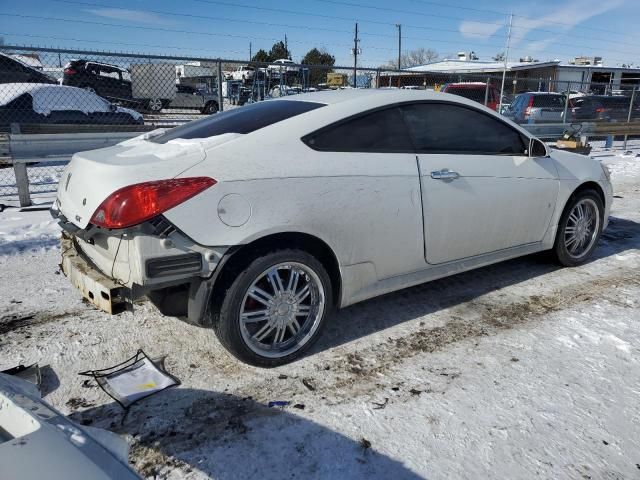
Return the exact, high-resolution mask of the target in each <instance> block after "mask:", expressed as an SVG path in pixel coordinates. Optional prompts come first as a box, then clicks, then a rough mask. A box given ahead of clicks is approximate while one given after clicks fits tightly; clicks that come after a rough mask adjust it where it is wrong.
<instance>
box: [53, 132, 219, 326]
mask: <svg viewBox="0 0 640 480" xmlns="http://www.w3.org/2000/svg"><path fill="white" fill-rule="evenodd" d="M147 140H148V134H147V135H145V136H142V137H138V138H136V139H132V140H129V141H127V142H123V143H121V144H119V145H116V146H114V147H110V148H105V149H101V150H93V151H90V152H81V153H78V154H76V155H74V157H73V159H72V161H71V162H70V164H69V165H68V166H67V168H66V169H65V171H64V173H63V176H62V179H61V181H60V185H59V187H58V195H57V200H56V204H55V206H54V207H53V208H52V210H51V213H52V215H53V216H54V218H56V219H57V220H58V221H59V224H60V226H61V227H62V229H63V235H62V262H61V269H62V271H63V272H64V274H65V275H66V276H67V277H68V278H69V279H70V281H71V282H72V284H73V285H74V286H75V287H76V288H78V290H80V292H81V293H82V295H83V296H84V298H85V299H86V300H88V301H89V302H91V303H93V304H94V305H95V306H96V307H98V308H100V309H101V310H104V311H105V312H108V313H112V314H114V313H119V312H122V311H123V310H126V309H129V308H131V306H132V304H133V301H134V300H136V299H137V298H140V297H142V296H145V295H146V296H148V297H149V298H150V299H151V300H152V301H154V303H156V305H157V306H158V307H159V308H160V310H161V311H162V312H163V313H165V314H168V315H180V316H185V315H188V316H189V317H192V316H193V317H194V318H199V317H200V316H201V315H202V311H201V309H202V305H198V306H197V307H195V306H194V305H191V306H189V298H190V297H191V298H197V297H198V290H199V289H200V287H201V284H202V282H203V280H205V279H207V278H209V277H211V276H212V274H213V272H214V271H215V269H216V267H217V265H218V263H219V262H220V260H221V258H222V255H223V254H224V253H225V252H226V250H227V249H226V248H225V247H213V248H212V247H205V246H202V245H199V244H197V243H196V242H194V241H193V240H191V239H190V238H189V237H188V236H187V235H186V234H185V233H183V232H181V231H179V230H178V229H177V228H176V227H174V226H173V225H172V224H171V223H170V222H169V221H168V220H167V219H166V218H165V217H164V216H163V213H164V212H166V211H167V210H169V209H171V208H173V207H175V206H177V205H179V204H181V203H183V202H185V201H187V200H188V199H190V198H192V197H194V196H196V195H198V194H199V193H201V192H203V191H204V190H206V189H208V188H211V187H213V186H214V185H215V184H216V181H215V179H213V178H209V177H181V178H177V177H178V176H179V175H180V174H181V173H182V172H184V171H185V170H187V169H188V168H190V167H192V166H193V165H195V164H197V163H199V162H201V161H202V160H203V159H204V158H205V153H204V149H203V148H202V144H201V142H200V141H194V140H177V141H173V142H169V143H165V144H158V143H152V142H149V141H147Z"/></svg>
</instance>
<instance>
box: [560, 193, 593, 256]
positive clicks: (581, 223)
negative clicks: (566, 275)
mask: <svg viewBox="0 0 640 480" xmlns="http://www.w3.org/2000/svg"><path fill="white" fill-rule="evenodd" d="M603 222H604V205H603V203H602V199H601V198H600V196H599V195H598V193H597V192H595V191H593V190H583V191H581V192H578V193H577V194H574V195H573V197H572V198H571V199H570V200H569V203H568V204H567V207H566V208H565V210H564V212H563V213H562V217H561V218H560V223H559V225H558V233H557V235H556V241H555V245H554V247H553V253H554V255H555V257H556V259H557V260H558V262H560V263H561V264H562V265H564V266H567V267H575V266H577V265H582V264H583V263H585V262H586V261H587V260H588V259H589V257H590V256H591V254H592V253H593V251H594V250H595V248H596V246H597V244H598V239H599V238H600V234H601V233H602V226H603Z"/></svg>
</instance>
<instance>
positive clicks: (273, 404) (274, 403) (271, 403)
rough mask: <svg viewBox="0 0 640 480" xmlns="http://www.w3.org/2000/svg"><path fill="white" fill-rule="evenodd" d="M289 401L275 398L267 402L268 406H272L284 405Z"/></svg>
mask: <svg viewBox="0 0 640 480" xmlns="http://www.w3.org/2000/svg"><path fill="white" fill-rule="evenodd" d="M290 403H291V402H287V401H285V400H275V401H273V402H269V404H268V405H269V408H272V407H286V406H287V405H289V404H290Z"/></svg>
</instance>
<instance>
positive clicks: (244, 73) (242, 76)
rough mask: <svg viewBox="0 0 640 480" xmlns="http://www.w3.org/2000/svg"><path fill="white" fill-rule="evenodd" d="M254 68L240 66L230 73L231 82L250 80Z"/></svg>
mask: <svg viewBox="0 0 640 480" xmlns="http://www.w3.org/2000/svg"><path fill="white" fill-rule="evenodd" d="M255 70H256V69H255V68H254V67H252V66H251V65H241V66H239V67H237V68H236V69H235V70H234V71H233V72H231V79H232V80H245V81H246V80H252V79H253V75H254V73H255Z"/></svg>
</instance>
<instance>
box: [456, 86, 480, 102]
mask: <svg viewBox="0 0 640 480" xmlns="http://www.w3.org/2000/svg"><path fill="white" fill-rule="evenodd" d="M447 93H452V94H453V95H458V96H460V97H464V98H468V99H469V100H475V101H476V102H480V103H484V97H485V95H486V87H449V88H447Z"/></svg>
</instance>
